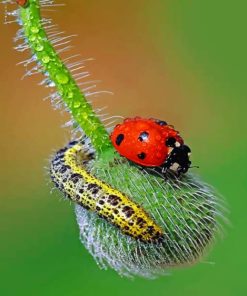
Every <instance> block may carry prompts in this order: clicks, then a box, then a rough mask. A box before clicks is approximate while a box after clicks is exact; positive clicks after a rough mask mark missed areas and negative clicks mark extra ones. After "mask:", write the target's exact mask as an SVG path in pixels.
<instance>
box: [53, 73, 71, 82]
mask: <svg viewBox="0 0 247 296" xmlns="http://www.w3.org/2000/svg"><path fill="white" fill-rule="evenodd" d="M56 79H57V81H58V83H61V84H66V83H68V81H69V77H68V76H67V75H66V74H64V73H58V74H57V75H56Z"/></svg>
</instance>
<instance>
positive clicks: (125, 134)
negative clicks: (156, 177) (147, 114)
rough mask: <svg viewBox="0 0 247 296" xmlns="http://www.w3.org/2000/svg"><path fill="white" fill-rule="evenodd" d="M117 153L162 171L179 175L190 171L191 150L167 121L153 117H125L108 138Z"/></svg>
mask: <svg viewBox="0 0 247 296" xmlns="http://www.w3.org/2000/svg"><path fill="white" fill-rule="evenodd" d="M110 139H111V142H112V144H113V146H114V147H115V149H116V150H117V152H118V153H119V154H120V155H121V156H124V157H126V158H127V159H128V160H130V161H132V162H134V163H136V164H139V165H141V166H144V167H155V168H157V167H161V168H162V172H163V173H164V172H166V171H167V170H170V171H173V172H175V173H177V174H178V175H180V174H181V173H186V172H187V171H188V169H189V168H190V165H191V161H190V160H189V155H190V152H191V150H190V148H189V147H188V146H187V145H185V144H184V141H183V139H182V138H181V136H180V135H179V132H178V131H176V130H175V129H174V127H173V126H172V125H169V124H167V122H165V121H162V120H158V119H154V118H149V119H145V118H141V117H135V118H127V119H125V120H124V121H123V123H122V124H118V125H116V126H115V128H114V130H113V132H112V133H111V135H110Z"/></svg>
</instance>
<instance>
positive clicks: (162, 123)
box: [155, 120, 167, 126]
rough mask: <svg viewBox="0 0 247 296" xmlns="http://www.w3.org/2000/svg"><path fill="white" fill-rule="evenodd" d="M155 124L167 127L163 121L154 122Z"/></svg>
mask: <svg viewBox="0 0 247 296" xmlns="http://www.w3.org/2000/svg"><path fill="white" fill-rule="evenodd" d="M155 122H156V123H157V124H158V125H160V126H164V125H167V122H166V121H163V120H156V121H155Z"/></svg>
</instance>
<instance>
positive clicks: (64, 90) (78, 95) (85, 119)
mask: <svg viewBox="0 0 247 296" xmlns="http://www.w3.org/2000/svg"><path fill="white" fill-rule="evenodd" d="M20 18H21V22H22V25H23V30H24V35H25V38H26V39H27V42H28V44H29V46H30V48H31V50H32V53H33V54H34V55H35V56H36V58H37V62H38V63H40V64H41V65H42V67H43V70H44V72H45V73H48V75H49V78H50V79H51V81H52V82H54V84H55V86H56V88H57V91H58V93H59V95H60V97H61V99H62V100H63V101H64V103H65V105H66V106H67V107H68V108H69V110H70V112H71V115H72V117H73V119H74V120H75V122H76V123H77V124H78V125H79V126H80V127H81V128H82V129H83V131H84V132H85V134H86V135H87V136H88V137H89V138H90V139H91V141H92V144H93V146H94V148H95V149H96V151H97V152H102V151H104V150H106V149H108V148H109V147H111V146H112V145H111V142H110V140H109V135H108V133H107V131H106V129H105V127H104V125H103V124H102V122H101V121H100V119H99V118H98V117H97V115H96V114H95V112H94V111H93V109H92V106H91V105H90V104H89V103H88V102H87V100H86V98H85V95H84V94H83V93H82V92H81V90H80V88H79V87H78V85H77V84H76V82H75V80H74V79H73V77H72V75H71V73H70V72H69V70H68V68H67V67H66V66H65V65H64V63H63V62H62V61H61V59H60V57H59V56H58V54H57V53H56V51H55V49H54V47H53V46H52V45H51V42H50V41H49V40H48V38H47V35H46V32H45V30H44V28H43V27H42V24H41V16H40V4H39V1H38V0H29V5H28V6H27V7H25V8H20Z"/></svg>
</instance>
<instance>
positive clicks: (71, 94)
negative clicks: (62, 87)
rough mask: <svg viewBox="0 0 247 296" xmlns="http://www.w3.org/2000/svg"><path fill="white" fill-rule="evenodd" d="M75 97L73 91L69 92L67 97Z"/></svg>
mask: <svg viewBox="0 0 247 296" xmlns="http://www.w3.org/2000/svg"><path fill="white" fill-rule="evenodd" d="M73 96H74V94H73V92H72V91H70V92H68V95H67V97H68V99H72V98H73Z"/></svg>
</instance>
